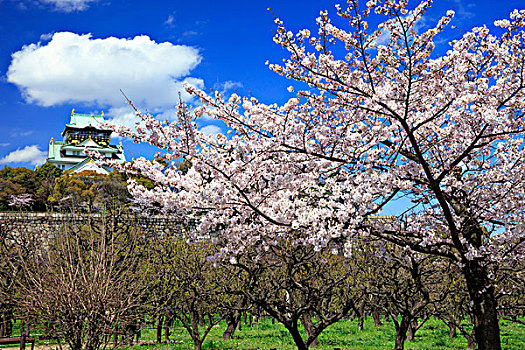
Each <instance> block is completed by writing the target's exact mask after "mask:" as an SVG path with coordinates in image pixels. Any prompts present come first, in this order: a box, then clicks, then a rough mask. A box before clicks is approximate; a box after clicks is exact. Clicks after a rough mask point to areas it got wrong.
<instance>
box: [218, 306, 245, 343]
mask: <svg viewBox="0 0 525 350" xmlns="http://www.w3.org/2000/svg"><path fill="white" fill-rule="evenodd" d="M239 323H241V314H240V312H239V311H234V312H232V313H231V314H230V315H228V317H227V320H226V324H227V325H228V326H227V327H226V331H224V334H223V335H222V339H223V340H229V339H232V338H233V334H234V333H235V330H236V329H237V326H238V325H239Z"/></svg>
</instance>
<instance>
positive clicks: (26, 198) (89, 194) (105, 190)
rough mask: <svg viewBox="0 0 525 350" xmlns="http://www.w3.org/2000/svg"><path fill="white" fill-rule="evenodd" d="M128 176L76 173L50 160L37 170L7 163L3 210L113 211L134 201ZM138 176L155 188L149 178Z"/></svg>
mask: <svg viewBox="0 0 525 350" xmlns="http://www.w3.org/2000/svg"><path fill="white" fill-rule="evenodd" d="M128 178H129V175H126V174H122V173H119V172H117V171H113V172H111V173H110V174H108V175H102V174H98V173H95V172H93V171H84V172H81V173H72V172H68V171H62V170H61V169H59V168H57V167H56V166H54V165H52V164H50V163H46V164H44V165H42V166H40V167H36V168H35V169H34V170H31V169H28V168H24V167H18V168H11V167H7V166H6V167H4V168H3V169H1V170H0V211H16V210H24V211H38V212H43V211H55V210H69V209H72V208H75V209H76V210H84V211H89V212H93V211H99V210H109V209H111V207H113V206H115V205H117V206H122V205H127V204H129V203H130V202H131V196H130V194H129V192H128V190H127V187H126V183H127V180H128ZM134 178H135V179H136V180H137V181H139V182H140V183H142V184H143V185H145V186H146V187H148V188H152V187H153V183H152V182H151V181H150V180H148V179H144V178H141V177H134Z"/></svg>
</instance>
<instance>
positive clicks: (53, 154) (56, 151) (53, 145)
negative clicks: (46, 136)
mask: <svg viewBox="0 0 525 350" xmlns="http://www.w3.org/2000/svg"><path fill="white" fill-rule="evenodd" d="M64 145H65V143H64V142H61V141H50V142H49V151H48V152H47V158H48V159H58V158H61V156H60V149H61V148H62V146H64Z"/></svg>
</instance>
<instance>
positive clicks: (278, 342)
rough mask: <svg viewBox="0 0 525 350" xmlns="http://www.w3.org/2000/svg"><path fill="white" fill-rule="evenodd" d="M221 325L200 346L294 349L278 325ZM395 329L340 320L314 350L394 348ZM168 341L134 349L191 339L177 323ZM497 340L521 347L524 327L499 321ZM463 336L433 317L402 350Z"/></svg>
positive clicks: (148, 333)
mask: <svg viewBox="0 0 525 350" xmlns="http://www.w3.org/2000/svg"><path fill="white" fill-rule="evenodd" d="M225 327H226V326H225V325H224V324H220V325H219V326H217V327H215V328H214V329H213V330H212V331H211V332H210V334H209V335H208V337H207V338H206V341H205V342H204V346H203V347H204V349H242V350H256V349H270V348H276V349H279V350H281V349H284V350H285V349H295V346H294V344H293V341H292V338H291V336H290V335H289V334H288V332H287V331H286V329H285V328H284V327H283V326H282V325H281V324H275V325H273V324H271V321H270V320H264V321H262V322H260V323H259V324H254V325H252V326H251V327H250V326H245V325H243V326H242V330H241V331H237V332H236V333H235V336H234V339H232V340H228V341H223V340H222V333H223V332H224V330H225ZM394 337H395V330H394V326H393V324H392V322H387V323H385V324H384V325H383V326H381V327H375V326H374V324H373V321H372V319H371V318H369V319H368V320H367V321H365V328H364V330H363V331H358V329H357V321H353V322H352V321H340V322H338V323H336V324H334V325H332V326H330V327H328V328H327V329H326V330H325V331H324V332H323V333H321V335H320V336H319V346H318V347H317V348H316V349H320V350H333V349H334V348H341V349H352V350H365V349H366V350H375V349H377V350H379V349H392V348H393V347H394ZM153 339H155V331H154V330H152V329H147V330H144V331H143V332H142V341H148V340H149V341H150V342H152V340H153ZM170 340H172V341H177V343H171V344H152V343H150V342H148V344H142V345H135V346H134V347H133V349H134V350H168V349H169V350H172V349H173V350H175V349H176V350H179V349H180V350H182V349H193V343H192V341H191V338H190V337H189V335H188V334H187V333H186V331H185V330H184V328H182V327H181V326H180V325H177V324H176V325H175V326H174V327H173V328H172V330H171V336H170ZM501 340H502V346H503V349H508V350H521V349H523V348H524V344H525V326H523V325H518V324H513V323H511V322H509V321H502V322H501ZM466 347H467V342H466V339H465V338H464V337H463V336H461V335H460V333H459V331H458V336H457V337H456V338H454V339H449V338H448V328H447V327H446V326H445V325H444V324H443V323H442V322H440V321H435V320H433V319H431V320H429V321H428V322H427V323H425V324H424V325H423V326H422V327H421V328H420V329H419V330H418V332H417V333H416V337H415V341H414V342H408V341H407V342H406V343H405V349H418V350H423V349H428V350H438V349H465V348H466Z"/></svg>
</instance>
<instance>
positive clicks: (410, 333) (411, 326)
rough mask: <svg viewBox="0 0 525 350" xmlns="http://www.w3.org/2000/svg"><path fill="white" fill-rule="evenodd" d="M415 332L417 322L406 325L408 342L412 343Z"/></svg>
mask: <svg viewBox="0 0 525 350" xmlns="http://www.w3.org/2000/svg"><path fill="white" fill-rule="evenodd" d="M416 331H417V320H414V321H412V322H410V323H409V325H408V331H407V340H408V341H414V340H415V339H416Z"/></svg>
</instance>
